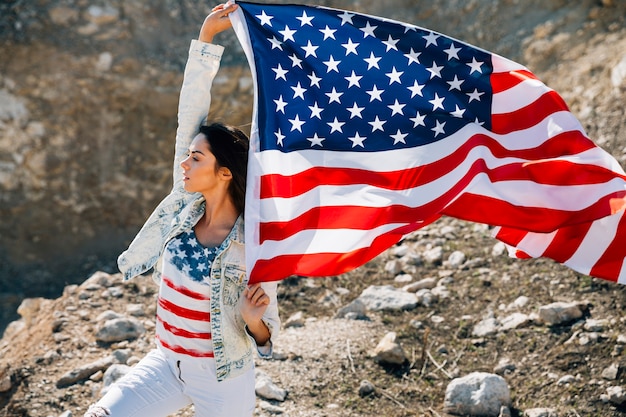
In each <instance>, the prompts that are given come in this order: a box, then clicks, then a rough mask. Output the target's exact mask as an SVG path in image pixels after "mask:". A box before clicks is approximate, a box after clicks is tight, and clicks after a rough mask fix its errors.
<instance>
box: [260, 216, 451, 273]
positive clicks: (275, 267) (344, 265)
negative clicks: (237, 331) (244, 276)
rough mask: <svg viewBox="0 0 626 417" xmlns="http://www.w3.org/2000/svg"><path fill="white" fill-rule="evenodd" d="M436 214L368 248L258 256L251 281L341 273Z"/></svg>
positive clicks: (379, 240) (430, 220)
mask: <svg viewBox="0 0 626 417" xmlns="http://www.w3.org/2000/svg"><path fill="white" fill-rule="evenodd" d="M439 217H440V216H435V217H433V218H431V219H429V220H428V221H426V222H424V223H419V224H411V225H406V226H402V227H399V228H397V229H394V230H391V231H389V232H387V233H384V234H381V235H379V236H377V237H376V238H375V239H374V240H373V241H372V244H371V245H369V246H368V247H365V248H360V249H356V250H353V251H350V252H342V253H324V252H318V253H311V254H295V255H277V256H274V257H273V258H271V259H259V260H257V261H256V262H255V264H254V267H253V268H252V272H251V274H250V284H254V283H256V282H260V281H278V280H281V279H283V278H286V277H287V276H290V275H301V276H308V277H316V276H331V275H339V274H343V273H344V272H348V271H351V270H353V269H355V268H357V267H359V266H361V265H363V264H364V263H366V262H367V261H369V260H371V259H373V258H374V257H376V256H377V255H379V254H380V253H382V252H383V251H385V250H387V249H388V248H389V247H391V246H392V245H394V244H396V243H397V242H399V241H400V240H401V239H402V238H403V237H404V236H405V235H407V234H408V233H411V232H413V231H415V230H417V229H419V228H421V227H424V226H425V225H428V224H430V223H432V222H434V221H435V220H437V219H439Z"/></svg>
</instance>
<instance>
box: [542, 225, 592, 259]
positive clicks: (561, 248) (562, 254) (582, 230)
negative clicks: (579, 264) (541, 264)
mask: <svg viewBox="0 0 626 417" xmlns="http://www.w3.org/2000/svg"><path fill="white" fill-rule="evenodd" d="M591 224H592V222H588V223H582V224H578V225H575V226H569V227H563V228H561V229H559V230H557V231H556V233H555V234H554V237H553V238H552V240H551V241H550V244H549V245H548V247H547V248H546V250H544V251H543V254H542V255H541V256H545V257H548V258H551V259H554V260H555V261H557V262H560V263H564V262H565V261H567V260H568V259H569V258H571V257H572V255H574V253H576V250H578V247H579V246H580V242H581V241H582V239H584V237H585V235H586V234H587V232H588V231H589V228H591Z"/></svg>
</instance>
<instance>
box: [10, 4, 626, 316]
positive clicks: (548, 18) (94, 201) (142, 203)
mask: <svg viewBox="0 0 626 417" xmlns="http://www.w3.org/2000/svg"><path fill="white" fill-rule="evenodd" d="M318 4H321V5H324V6H331V7H339V8H349V9H352V10H355V11H360V12H365V13H369V14H375V15H380V16H385V17H389V18H393V19H398V20H403V21H408V22H412V23H415V24H418V25H421V26H425V27H428V28H430V29H433V30H437V31H441V32H444V33H446V34H449V35H451V36H454V37H457V38H459V39H462V40H465V41H467V42H470V43H473V44H475V45H478V46H481V47H483V48H486V49H489V50H491V51H494V52H497V53H500V54H502V55H505V56H507V57H509V58H512V59H514V60H517V61H519V62H522V63H523V64H525V65H527V66H529V67H530V68H531V70H533V71H534V72H536V73H537V74H538V75H539V76H540V77H541V78H542V79H543V80H544V81H545V82H546V83H548V84H549V85H551V86H553V87H554V88H556V89H557V91H559V92H561V93H562V94H563V96H564V97H565V98H566V100H567V101H568V103H569V104H570V105H571V106H572V108H573V110H574V111H575V112H576V113H577V114H578V115H579V116H580V117H581V119H582V121H583V122H584V123H585V124H586V127H587V128H588V129H589V133H590V135H591V136H592V137H594V138H595V139H597V140H598V142H599V143H600V144H601V145H603V146H605V147H606V148H607V149H608V150H609V151H612V152H614V153H615V154H616V156H618V157H621V156H622V148H621V147H620V146H623V145H620V142H619V141H618V138H619V139H622V140H623V138H624V123H623V120H624V119H623V117H624V105H623V103H624V95H623V87H624V81H623V78H624V65H626V64H624V62H623V60H624V59H626V58H624V57H625V55H624V51H626V47H625V43H624V42H625V40H624V38H625V36H624V14H625V10H626V6H625V3H624V1H623V0H603V1H600V0H581V1H576V2H568V1H560V0H550V1H541V0H525V1H514V0H502V1H492V0H469V1H467V0H447V1H438V2H417V1H408V0H390V1H386V2H380V1H368V0H358V1H357V0H354V1H320V2H318ZM212 6H213V4H212V3H208V2H204V1H195V0H177V1H174V0H157V1H148V0H135V1H130V2H123V1H113V0H100V1H88V0H38V1H30V2H27V1H20V0H4V1H3V2H2V3H0V219H2V220H1V222H0V298H1V299H2V301H3V303H2V304H4V305H7V306H13V307H14V306H15V305H16V303H18V302H19V300H20V298H21V297H23V296H34V295H43V296H53V295H58V294H59V293H60V291H61V289H62V287H63V285H65V284H68V283H77V282H80V281H82V280H83V279H84V278H85V276H87V275H88V274H90V273H92V272H94V271H95V270H104V271H110V272H114V271H115V270H116V265H115V259H116V257H117V255H118V254H119V253H120V252H121V251H122V250H123V249H124V248H125V247H126V245H127V244H128V243H129V241H130V239H132V237H133V235H134V234H135V233H136V232H137V230H138V228H139V227H140V225H141V224H142V222H143V221H144V220H145V218H146V217H147V215H148V214H149V213H150V212H151V210H152V209H153V208H154V207H155V205H156V204H157V203H158V201H159V200H160V199H161V198H162V197H163V196H164V195H165V194H166V193H167V191H168V189H169V187H170V184H171V179H170V164H171V158H172V146H171V145H172V140H173V137H174V132H175V128H176V118H175V116H176V106H177V94H178V89H179V87H180V84H181V72H182V69H183V67H184V63H185V59H186V51H187V47H188V44H189V39H191V38H192V37H194V36H196V34H197V31H198V28H199V25H200V23H201V21H202V18H203V16H204V15H205V14H206V13H207V11H208V10H209V9H210V7H212ZM220 41H221V43H223V44H224V45H225V46H226V47H227V48H228V49H227V53H226V58H225V59H224V61H223V66H222V71H221V72H220V75H219V76H218V79H217V80H216V83H215V90H216V91H215V92H214V95H215V99H214V105H213V108H212V115H211V117H212V118H213V119H216V120H225V121H227V122H229V123H233V124H237V125H241V126H243V127H244V128H245V126H246V125H247V124H248V123H249V121H250V114H251V104H250V103H251V102H252V100H251V98H252V90H251V87H252V85H251V78H250V74H249V70H248V67H247V64H246V62H245V57H244V55H243V53H242V52H241V50H240V48H239V46H238V42H237V40H236V38H235V37H234V35H233V34H232V33H228V34H225V35H223V36H222V38H221V39H220ZM12 310H14V309H11V308H9V311H12ZM3 314H4V315H5V319H4V320H3V322H6V319H7V318H6V314H9V315H10V314H11V313H3ZM13 317H14V315H13ZM9 318H10V317H9Z"/></svg>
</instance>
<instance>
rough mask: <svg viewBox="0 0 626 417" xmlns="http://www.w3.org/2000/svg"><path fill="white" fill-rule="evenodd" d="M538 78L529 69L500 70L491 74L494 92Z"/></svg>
mask: <svg viewBox="0 0 626 417" xmlns="http://www.w3.org/2000/svg"><path fill="white" fill-rule="evenodd" d="M537 79H538V78H537V77H536V76H535V74H533V73H532V72H530V71H528V70H516V71H510V72H500V73H493V74H491V89H492V91H493V94H497V93H501V92H503V91H506V90H508V89H509V88H512V87H515V86H516V85H518V84H519V83H522V82H524V81H526V80H537Z"/></svg>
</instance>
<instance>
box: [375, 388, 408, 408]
mask: <svg viewBox="0 0 626 417" xmlns="http://www.w3.org/2000/svg"><path fill="white" fill-rule="evenodd" d="M377 390H378V391H379V392H380V393H381V394H382V395H383V397H385V398H387V399H389V400H391V401H393V402H394V404H396V405H397V406H398V407H402V408H406V406H405V405H404V404H402V403H401V402H400V401H398V400H396V399H395V398H394V397H393V395H391V394H388V393H387V392H385V390H384V389H382V388H377Z"/></svg>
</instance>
